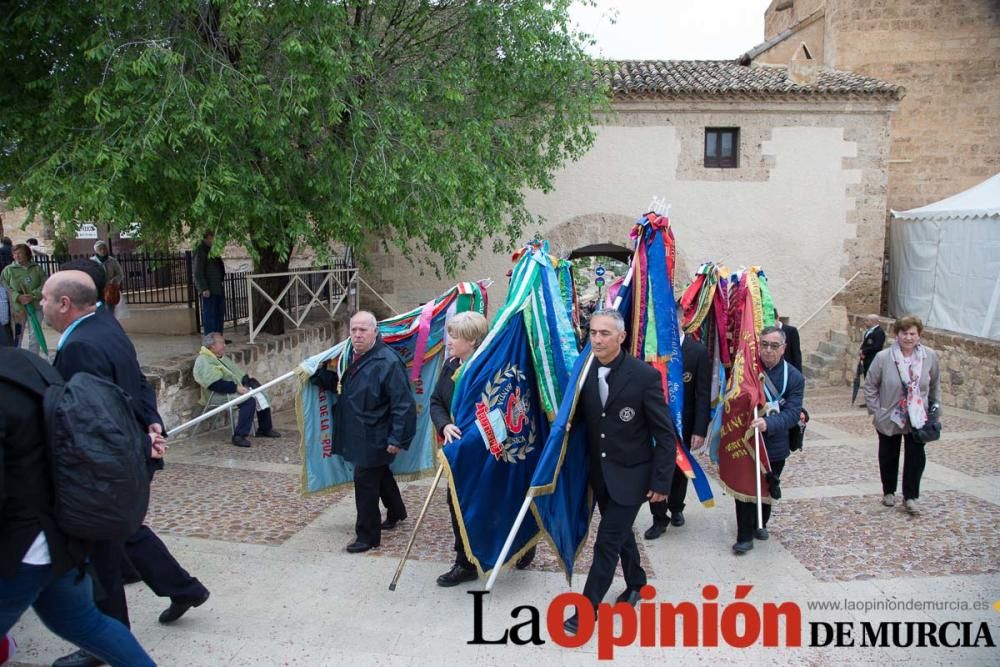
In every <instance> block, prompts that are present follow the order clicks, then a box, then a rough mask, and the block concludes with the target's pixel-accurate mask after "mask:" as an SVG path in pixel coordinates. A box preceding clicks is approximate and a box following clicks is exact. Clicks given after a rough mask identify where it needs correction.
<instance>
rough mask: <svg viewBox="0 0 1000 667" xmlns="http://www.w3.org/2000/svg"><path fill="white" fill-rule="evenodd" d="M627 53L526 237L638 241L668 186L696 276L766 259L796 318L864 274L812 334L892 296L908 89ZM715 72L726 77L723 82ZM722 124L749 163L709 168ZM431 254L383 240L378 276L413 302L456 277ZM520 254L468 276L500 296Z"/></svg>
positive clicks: (486, 259)
mask: <svg viewBox="0 0 1000 667" xmlns="http://www.w3.org/2000/svg"><path fill="white" fill-rule="evenodd" d="M613 67H614V68H615V69H614V79H613V85H614V86H615V87H616V93H617V95H616V101H615V103H614V113H613V114H612V115H610V116H608V117H606V118H603V119H601V123H600V124H599V125H598V126H597V127H595V131H596V135H597V139H596V142H595V144H594V146H593V148H592V149H591V150H590V152H588V153H587V155H585V156H584V157H583V158H582V159H581V160H579V161H578V162H575V163H572V164H567V165H566V166H565V167H564V168H563V169H562V170H561V171H560V172H559V173H558V174H557V175H556V177H555V181H554V184H555V188H554V190H553V191H552V192H551V193H548V194H543V193H540V192H528V193H527V196H526V199H527V204H528V207H529V209H530V210H531V211H532V212H533V213H535V214H537V215H540V216H541V217H542V218H543V219H544V224H543V225H542V226H541V227H540V228H539V229H526V230H524V239H523V240H525V241H526V240H528V239H530V238H532V237H533V236H534V235H535V234H536V233H537V234H538V235H539V236H540V237H541V238H543V239H547V240H548V241H549V242H550V249H551V251H552V252H553V254H555V255H557V256H561V257H565V256H567V255H568V254H569V253H570V252H571V251H572V250H573V249H574V248H580V247H583V246H587V245H592V244H598V243H615V244H618V245H622V246H626V247H631V243H630V242H629V240H628V235H629V231H630V229H631V226H632V224H633V222H634V221H635V219H636V218H637V217H638V216H639V215H641V214H642V213H644V212H645V211H646V207H647V206H648V205H649V203H650V201H651V198H652V197H653V196H654V195H655V196H660V197H663V198H665V199H666V200H667V201H669V202H670V203H671V206H672V208H671V211H670V218H671V221H672V224H673V229H674V233H675V236H676V239H677V251H678V280H679V282H681V283H686V282H687V281H689V280H690V277H691V275H692V272H693V271H694V270H695V269H696V268H697V267H698V265H699V264H700V263H702V262H704V261H709V260H711V261H716V262H719V263H722V264H724V265H726V266H727V267H730V268H737V267H739V266H743V265H746V266H749V265H759V266H761V267H763V268H764V270H765V271H766V273H767V275H768V276H769V279H770V284H771V286H772V289H773V291H774V297H775V302H776V305H777V307H778V309H779V310H780V312H781V313H782V315H788V316H789V317H790V318H791V322H792V323H797V322H801V321H802V320H803V319H804V318H806V317H807V316H809V315H810V314H812V313H813V312H814V311H815V310H816V309H818V308H820V306H821V305H822V304H823V301H824V300H825V299H827V297H829V296H831V295H832V294H833V293H834V292H835V291H836V290H837V289H838V288H839V287H840V286H841V285H842V284H843V283H845V282H847V281H848V280H849V279H850V278H851V277H852V276H854V275H855V274H856V273H858V275H857V277H855V279H854V280H853V282H852V283H851V285H850V286H849V287H848V289H847V290H846V291H845V293H844V294H843V295H842V298H839V299H838V300H837V302H836V304H837V305H836V306H834V307H833V308H822V309H821V312H820V314H819V315H817V317H816V318H815V320H814V321H813V322H812V323H810V325H809V328H808V329H807V330H806V331H803V337H804V342H805V343H806V347H807V348H808V347H809V346H810V345H815V344H816V343H818V341H819V339H820V338H821V337H822V336H824V335H825V333H826V331H827V330H828V329H829V326H830V323H831V321H832V320H833V317H834V315H836V316H837V317H841V318H842V317H843V313H844V308H845V307H847V308H851V309H861V310H865V309H872V308H877V304H878V299H879V285H880V283H881V267H882V245H883V234H884V218H885V210H886V192H887V182H886V162H887V160H888V155H889V123H890V117H891V114H892V111H893V110H894V109H895V106H896V103H897V101H898V99H899V97H900V96H901V95H902V91H901V90H899V89H897V88H894V87H891V86H887V85H885V84H883V83H882V82H877V81H873V80H869V79H864V78H859V77H844V76H841V75H840V74H839V73H826V74H824V75H823V76H824V77H825V78H820V79H819V81H816V82H814V83H812V84H807V85H804V86H800V85H796V84H793V83H792V82H790V81H789V80H788V78H787V71H786V69H785V68H778V67H763V68H761V67H752V68H751V67H740V66H738V65H736V64H735V63H718V62H715V63H696V62H673V63H646V62H642V63H639V62H623V63H616V64H613ZM727 77H728V78H727ZM702 79H704V80H705V81H710V82H713V83H711V85H712V86H717V87H718V86H719V82H720V81H721V82H723V83H722V86H721V88H717V89H716V90H714V91H709V85H707V84H704V85H703V84H702V83H701V80H702ZM685 81H686V82H687V83H684V82H685ZM788 91H791V92H788ZM710 128H737V129H738V130H739V134H738V165H737V166H736V167H734V168H711V167H706V166H705V144H706V132H707V131H708V130H709V129H710ZM432 265H433V260H431V259H429V258H423V259H422V258H419V257H418V258H416V259H415V261H414V263H413V264H410V263H409V262H408V261H407V260H404V259H400V258H398V257H395V256H392V255H382V254H378V255H375V256H374V257H373V266H372V270H370V271H368V272H367V273H366V278H368V279H369V281H370V282H371V283H372V284H373V286H375V288H376V289H378V290H379V291H380V292H381V293H382V295H383V296H384V297H385V298H386V299H387V300H388V301H389V302H390V303H392V304H393V305H394V307H396V308H397V309H398V310H400V311H402V310H406V309H409V308H412V307H414V306H416V305H418V304H420V303H422V302H424V301H426V300H427V299H429V298H432V297H434V296H436V295H437V294H439V293H440V292H442V291H443V290H444V289H446V288H447V287H448V286H449V285H450V284H453V283H454V281H455V280H454V279H444V280H439V279H435V278H434V276H433V271H432V270H428V269H429V267H430V266H432ZM510 267H511V262H510V258H509V257H508V256H507V255H506V254H504V255H497V254H493V253H491V252H490V251H489V246H488V244H486V245H484V247H483V249H482V250H481V251H480V253H479V255H478V256H477V257H476V259H475V260H474V261H473V262H472V263H471V264H470V266H469V267H468V268H466V269H465V270H464V271H463V272H462V274H461V276H460V277H459V279H462V280H469V279H478V278H487V277H490V278H493V279H494V280H495V281H496V282H497V284H496V285H495V286H494V287H493V288H492V289H491V292H490V296H491V300H492V301H493V303H498V302H499V301H500V300H502V299H503V298H504V296H505V283H506V278H505V275H506V272H507V271H508V270H509V269H510ZM810 332H815V333H814V334H812V335H809V334H810Z"/></svg>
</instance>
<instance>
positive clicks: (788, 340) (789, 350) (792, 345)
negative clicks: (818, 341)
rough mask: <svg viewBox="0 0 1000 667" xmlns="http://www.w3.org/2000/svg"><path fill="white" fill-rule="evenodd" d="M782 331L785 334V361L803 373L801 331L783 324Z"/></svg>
mask: <svg viewBox="0 0 1000 667" xmlns="http://www.w3.org/2000/svg"><path fill="white" fill-rule="evenodd" d="M781 330H782V331H784V332H785V361H787V362H788V363H790V364H791V365H792V366H795V370H797V371H798V372H800V373H801V372H802V343H801V342H800V341H799V330H798V329H796V328H795V327H793V326H792V325H791V324H782V325H781Z"/></svg>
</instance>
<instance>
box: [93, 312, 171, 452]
mask: <svg viewBox="0 0 1000 667" xmlns="http://www.w3.org/2000/svg"><path fill="white" fill-rule="evenodd" d="M95 317H101V318H102V319H104V321H105V322H107V323H108V324H111V325H113V326H115V327H117V328H118V329H119V330H120V331H121V332H122V335H123V336H124V337H125V341H124V344H125V345H127V349H128V358H129V359H132V360H134V361H135V369H136V372H137V373H138V374H139V379H140V389H139V402H140V403H141V404H142V412H143V416H144V419H145V420H146V426H150V425H152V424H159V425H160V426H163V417H161V416H160V412H159V410H158V409H157V407H156V392H155V391H154V390H153V387H152V386H151V385H150V384H149V380H148V379H146V374H145V373H143V372H142V367H141V366H139V355H138V354H136V351H135V346H134V345H133V344H132V339H131V338H129V337H128V334H127V333H125V329H124V328H122V324H121V322H119V321H118V319H117V318H116V317H115V316H114V315H113V314H112V313H111V311H110V310H108V309H107V308H106V307H105V306H104V304H103V303H102V304H101V305H99V306H98V307H97V312H96V314H95ZM119 344H122V343H121V341H119ZM163 433H164V435H166V433H167V430H166V427H164V429H163Z"/></svg>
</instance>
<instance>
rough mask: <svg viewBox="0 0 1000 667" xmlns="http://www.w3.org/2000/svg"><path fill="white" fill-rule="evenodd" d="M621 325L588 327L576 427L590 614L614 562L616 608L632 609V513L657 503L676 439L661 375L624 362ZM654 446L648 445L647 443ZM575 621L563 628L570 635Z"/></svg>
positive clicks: (605, 318)
mask: <svg viewBox="0 0 1000 667" xmlns="http://www.w3.org/2000/svg"><path fill="white" fill-rule="evenodd" d="M624 341H625V320H624V319H623V317H622V315H621V313H620V312H619V311H618V310H614V309H606V310H599V311H597V312H596V313H594V316H593V317H592V318H591V320H590V344H591V349H592V351H593V354H594V360H595V362H596V363H592V364H591V366H590V370H589V372H588V374H587V378H586V380H585V381H584V384H583V388H582V390H581V392H580V396H579V402H578V405H577V407H578V410H577V412H576V416H575V420H574V421H579V420H583V422H584V424H585V425H586V427H587V429H586V430H587V454H588V461H589V465H588V468H589V470H588V473H589V478H590V488H591V489H592V490H593V493H594V497H595V498H596V500H597V505H598V507H599V508H600V510H601V522H600V524H599V526H598V529H597V541H596V542H595V544H594V559H593V563H592V564H591V567H590V572H589V573H588V575H587V582H586V584H584V587H583V594H584V596H586V597H587V599H588V600H590V602H591V604H592V605H593V606H594V609H595V610H596V609H597V607H598V605H599V604H600V603H601V602H602V600H603V599H604V595H605V593H607V591H608V588H610V587H611V582H612V580H613V579H614V574H615V567H616V566H617V564H618V560H619V559H621V563H622V570H623V571H624V573H625V583H626V586H627V588H626V589H625V591H623V592H622V593H621V594H620V595H619V596H618V598H617V600H618V602H627V603H628V604H631V605H635V604H636V603H637V602H638V601H639V589H640V588H642V586H644V585H645V584H646V572H645V571H644V570H643V569H642V566H641V565H640V562H639V549H638V547H637V546H636V542H635V535H634V534H633V532H632V524H633V523H634V522H635V518H636V515H637V514H638V513H639V508H641V507H642V506H643V504H645V503H646V501H647V500H648V501H650V502H662V501H663V500H665V499H666V496H667V493H668V492H669V490H670V483H671V479H672V477H673V473H674V458H675V447H674V443H676V442H677V434H676V431H675V430H674V426H673V422H672V420H671V416H670V411H669V409H668V407H667V402H666V399H665V398H664V395H663V385H662V382H661V377H660V373H659V372H658V371H657V370H656V369H655V368H653V367H651V366H649V365H647V364H645V363H643V362H642V361H639V360H638V359H636V358H634V357H631V356H629V355H627V354H625V353H624V352H623V351H622V343H623V342H624ZM654 439H655V441H656V442H655V443H654ZM578 625H579V623H578V617H577V614H574V615H573V616H571V617H570V618H569V619H567V620H566V621H565V628H566V630H567V632H570V633H573V634H576V632H577V630H578Z"/></svg>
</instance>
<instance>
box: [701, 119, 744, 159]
mask: <svg viewBox="0 0 1000 667" xmlns="http://www.w3.org/2000/svg"><path fill="white" fill-rule="evenodd" d="M739 148H740V128H738V127H706V128H705V166H706V167H716V168H721V169H735V168H736V167H738V166H739V165H740V155H739V153H740V150H739Z"/></svg>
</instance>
